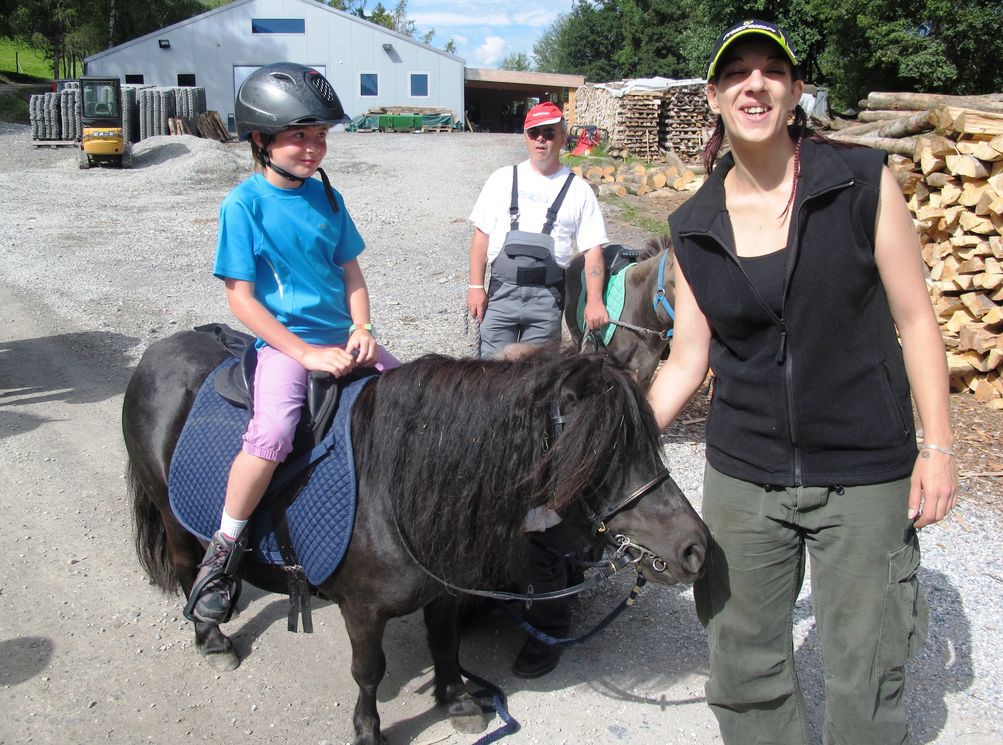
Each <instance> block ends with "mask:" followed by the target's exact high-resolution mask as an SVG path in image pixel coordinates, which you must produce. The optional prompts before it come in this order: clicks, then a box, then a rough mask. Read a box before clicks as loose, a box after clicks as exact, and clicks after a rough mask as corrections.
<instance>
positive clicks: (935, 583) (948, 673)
mask: <svg viewBox="0 0 1003 745" xmlns="http://www.w3.org/2000/svg"><path fill="white" fill-rule="evenodd" d="M919 584H920V587H921V588H922V589H923V590H924V591H925V592H926V599H927V603H928V604H929V606H930V635H929V638H928V639H927V640H926V644H924V645H923V648H922V649H921V650H920V651H919V654H918V655H917V656H916V658H915V659H914V660H913V661H912V662H910V663H909V667H908V675H907V677H906V685H907V686H908V687H907V689H906V711H907V712H908V713H909V722H910V729H911V734H912V738H913V742H915V743H916V744H917V745H924V743H931V742H934V741H936V740H937V737H938V735H939V734H940V733H941V731H942V730H943V729H944V726H945V725H946V724H947V701H946V700H945V699H946V698H947V696H948V695H950V694H956V693H961V692H963V691H967V690H968V689H969V688H971V687H972V685H973V684H974V682H975V668H974V666H973V664H972V629H971V626H970V624H969V623H968V617H967V616H966V615H965V605H964V602H963V601H962V597H961V593H960V592H959V591H958V588H956V587H955V586H954V585H953V584H951V580H950V579H949V578H948V577H947V575H945V574H942V573H941V572H935V571H933V570H930V569H924V568H922V567H921V568H920V570H919ZM987 672H989V671H987ZM989 674H990V675H992V674H994V672H989Z"/></svg>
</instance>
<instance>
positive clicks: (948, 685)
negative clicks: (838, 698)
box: [794, 568, 975, 745]
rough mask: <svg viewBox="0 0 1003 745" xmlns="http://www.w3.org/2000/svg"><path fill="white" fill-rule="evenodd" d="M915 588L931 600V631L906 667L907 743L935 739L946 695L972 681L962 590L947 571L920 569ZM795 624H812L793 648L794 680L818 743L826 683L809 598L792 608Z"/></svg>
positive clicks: (944, 718) (941, 725)
mask: <svg viewBox="0 0 1003 745" xmlns="http://www.w3.org/2000/svg"><path fill="white" fill-rule="evenodd" d="M919 583H920V588H921V589H922V591H923V592H925V593H926V597H927V601H928V603H929V605H930V633H929V638H928V639H927V641H926V644H925V645H923V647H922V649H920V651H919V653H918V654H917V655H916V657H915V658H914V659H913V660H912V661H911V662H909V664H908V666H907V668H906V690H905V707H906V714H907V717H908V720H909V730H910V735H911V736H912V740H911V741H912V742H913V743H915V744H916V745H926V744H927V743H932V742H936V741H937V738H938V737H939V735H940V733H941V732H942V731H943V729H944V726H945V725H946V724H947V714H948V711H947V701H946V700H945V699H946V698H947V696H948V695H950V694H956V693H960V692H963V691H965V690H968V689H969V688H970V687H971V686H972V684H973V683H974V681H975V670H974V668H973V666H972V656H971V652H972V639H971V629H970V627H969V624H968V618H967V617H966V616H965V609H964V604H963V603H962V599H961V594H960V593H959V592H958V590H957V589H956V588H955V587H954V586H953V585H952V584H951V581H950V580H949V579H948V578H947V576H946V575H944V574H942V573H940V572H936V571H932V570H929V569H923V568H921V569H920V571H919ZM794 622H795V625H798V624H801V623H806V622H807V623H811V627H810V629H809V630H808V634H807V636H806V637H805V639H804V641H803V642H802V643H801V645H800V646H799V647H798V648H797V650H795V653H794V655H795V659H796V665H797V670H798V681H799V682H800V685H801V691H802V693H803V695H804V704H805V716H806V718H807V720H808V732H809V741H810V742H811V743H812V744H813V745H815V744H817V743H821V742H822V721H823V718H824V716H825V684H824V681H823V678H822V657H821V653H820V651H819V641H818V633H817V630H816V627H815V622H814V617H813V615H812V605H811V600H810V598H804V599H802V600H800V601H799V602H798V604H797V606H796V607H795V609H794Z"/></svg>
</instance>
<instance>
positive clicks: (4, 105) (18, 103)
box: [0, 93, 31, 124]
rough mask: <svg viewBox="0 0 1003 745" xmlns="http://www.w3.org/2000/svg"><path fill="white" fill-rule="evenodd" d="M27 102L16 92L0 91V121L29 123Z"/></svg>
mask: <svg viewBox="0 0 1003 745" xmlns="http://www.w3.org/2000/svg"><path fill="white" fill-rule="evenodd" d="M30 121H31V120H30V118H29V117H28V102H27V101H25V100H24V98H23V97H22V96H19V95H17V94H16V93H0V122H12V123H14V124H28V123H30Z"/></svg>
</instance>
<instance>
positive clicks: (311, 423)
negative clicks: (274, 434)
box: [195, 323, 373, 458]
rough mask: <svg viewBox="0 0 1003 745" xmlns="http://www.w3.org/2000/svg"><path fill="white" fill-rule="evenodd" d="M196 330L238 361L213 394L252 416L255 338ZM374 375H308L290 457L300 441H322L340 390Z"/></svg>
mask: <svg viewBox="0 0 1003 745" xmlns="http://www.w3.org/2000/svg"><path fill="white" fill-rule="evenodd" d="M195 330H196V331H198V332H200V333H203V334H208V335H209V336H212V337H213V338H214V339H215V340H216V341H217V342H219V344H220V345H221V346H222V347H223V348H224V349H225V350H226V351H228V352H229V353H230V354H231V355H233V356H234V357H236V358H237V359H238V360H239V361H238V362H237V364H236V365H232V366H231V367H230V368H228V369H227V370H226V371H225V372H224V373H223V374H221V375H217V376H216V377H215V378H214V380H213V387H214V388H215V390H216V392H217V393H218V394H219V395H220V396H221V397H222V398H224V399H225V400H227V401H229V402H230V403H231V404H233V405H234V406H237V407H239V408H241V409H247V411H248V413H252V414H253V412H254V371H255V369H256V368H257V365H258V350H257V349H256V348H255V346H254V343H255V338H254V337H253V336H251V335H250V334H245V333H244V332H242V331H237V330H236V329H233V328H231V327H230V326H227V325H226V324H225V323H209V324H205V325H204V326H196V327H195ZM371 374H373V373H372V372H371V371H369V370H366V371H362V372H355V371H353V372H351V373H349V374H348V375H346V376H344V377H342V378H335V377H334V376H333V375H331V374H330V373H326V372H317V371H311V372H310V375H309V377H308V378H307V389H306V390H307V392H306V403H305V404H304V407H303V414H302V416H301V418H300V424H299V427H298V429H297V433H296V437H295V438H294V448H293V456H291V458H292V457H294V456H295V452H296V450H297V447H298V446H299V444H300V440H302V439H306V440H308V441H310V442H312V444H313V445H316V444H317V443H318V442H320V441H321V439H323V437H324V434H325V433H326V432H327V429H328V427H330V426H331V418H332V417H333V416H334V413H335V412H336V411H337V410H338V398H339V394H340V393H341V390H342V388H344V387H345V386H346V385H348V384H349V383H351V382H352V381H355V380H359V379H360V378H363V377H368V376H369V375H371Z"/></svg>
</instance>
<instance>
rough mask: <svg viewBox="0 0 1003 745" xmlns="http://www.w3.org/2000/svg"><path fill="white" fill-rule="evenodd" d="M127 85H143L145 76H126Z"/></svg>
mask: <svg viewBox="0 0 1003 745" xmlns="http://www.w3.org/2000/svg"><path fill="white" fill-rule="evenodd" d="M125 84H126V85H142V84H143V76H142V75H126V76H125Z"/></svg>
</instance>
